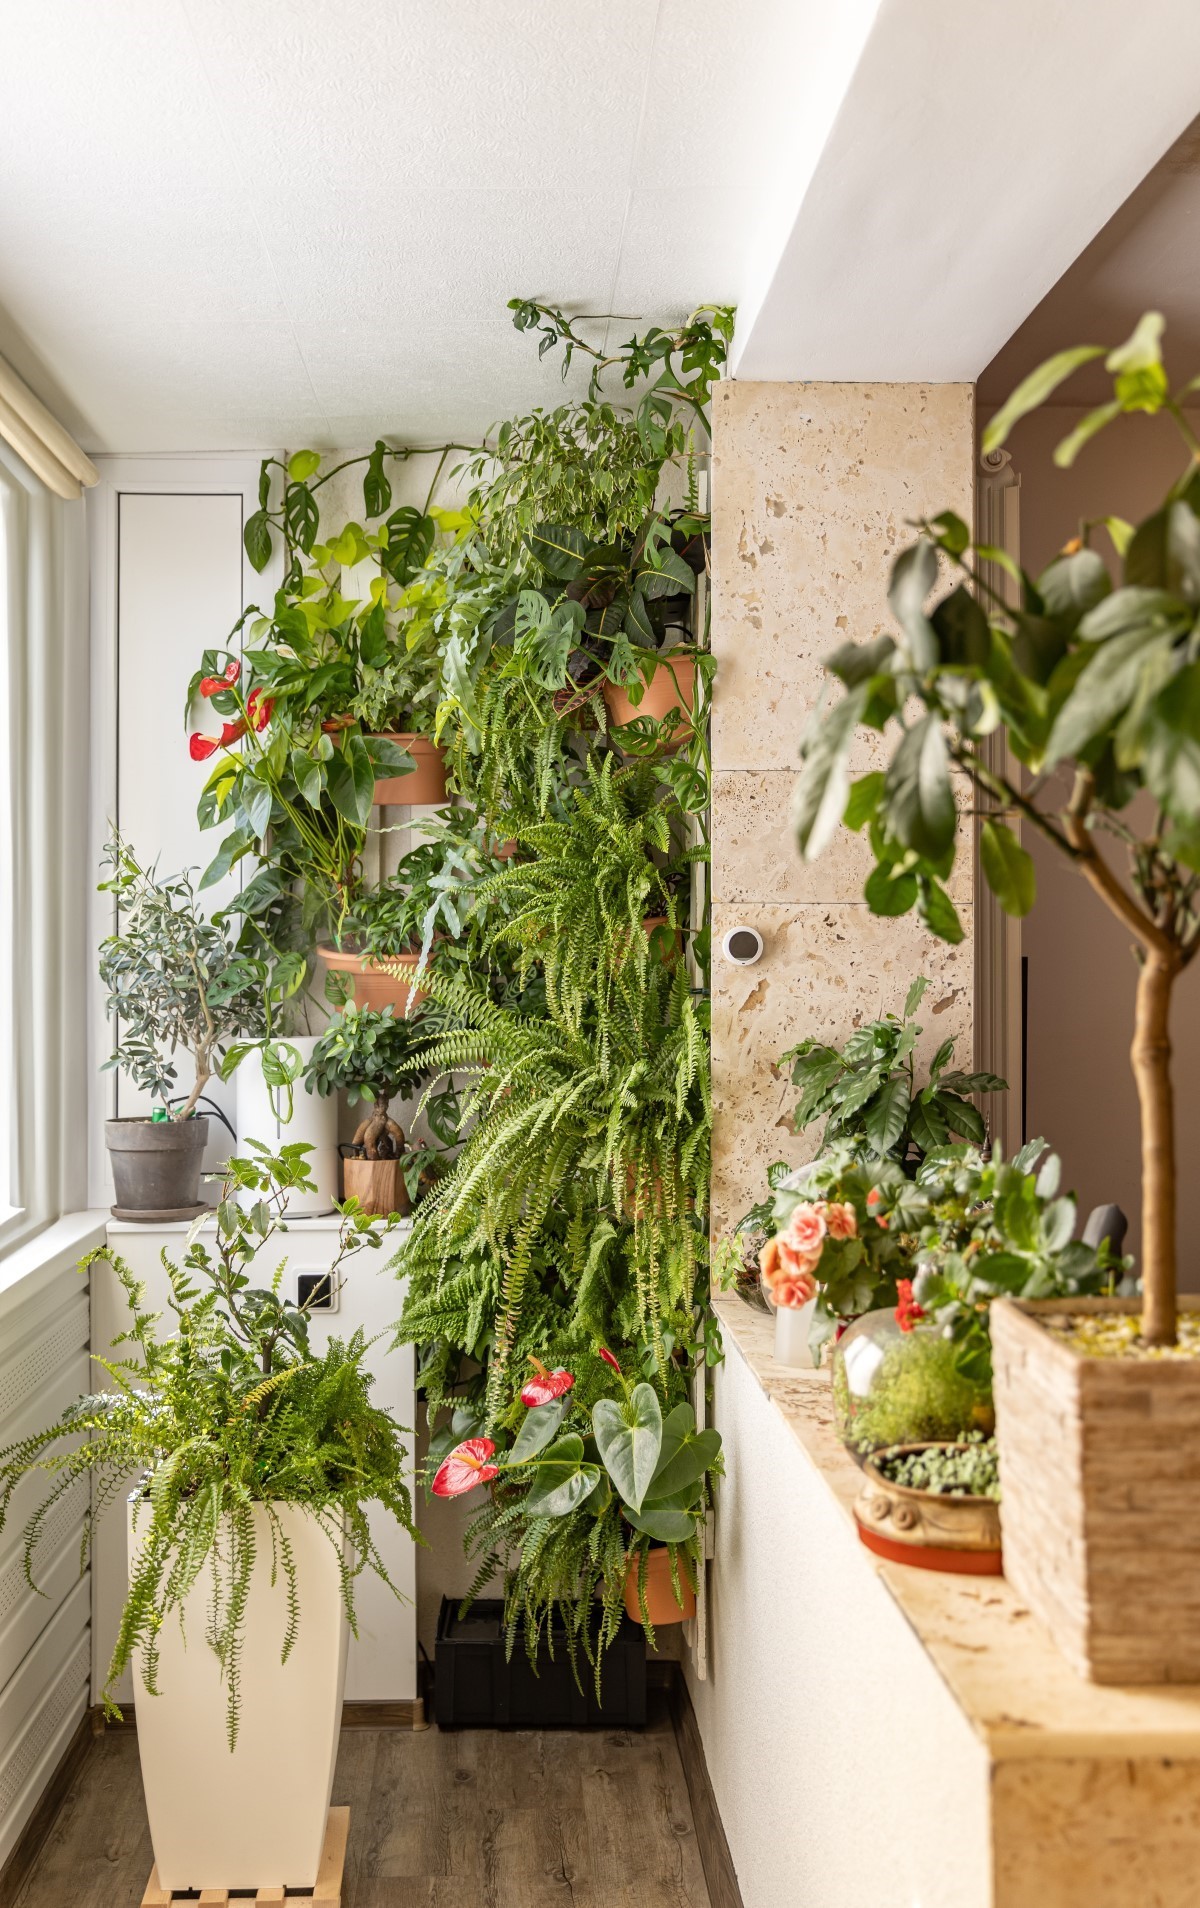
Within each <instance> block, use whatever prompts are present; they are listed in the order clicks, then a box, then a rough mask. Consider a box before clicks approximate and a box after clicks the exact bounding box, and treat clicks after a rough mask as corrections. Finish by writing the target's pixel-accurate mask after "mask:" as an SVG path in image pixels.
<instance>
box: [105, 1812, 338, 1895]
mask: <svg viewBox="0 0 1200 1908" xmlns="http://www.w3.org/2000/svg"><path fill="white" fill-rule="evenodd" d="M349 1833H350V1811H349V1809H348V1808H339V1809H330V1811H329V1820H328V1821H327V1822H326V1824H325V1845H324V1847H323V1848H322V1850H321V1866H320V1868H319V1869H318V1870H317V1879H316V1882H315V1883H314V1885H313V1886H312V1887H311V1888H260V1889H259V1890H258V1893H257V1894H255V1895H249V1894H246V1893H244V1892H243V1891H240V1890H239V1891H237V1892H238V1893H239V1894H241V1898H242V1900H243V1901H245V1902H246V1903H247V1904H248V1903H249V1902H251V1901H256V1902H257V1901H277V1902H278V1901H281V1902H289V1901H290V1902H306V1901H311V1902H319V1903H320V1904H321V1908H341V1901H342V1875H343V1872H344V1870H345V1867H346V1839H347V1837H348V1836H349ZM230 1893H231V1891H230V1890H229V1889H228V1888H205V1889H203V1890H202V1892H201V1893H200V1894H199V1895H198V1896H197V1895H194V1894H192V1893H190V1892H189V1891H188V1890H185V1891H184V1892H183V1893H182V1894H173V1893H172V1892H171V1890H170V1889H169V1888H160V1887H159V1885H158V1869H157V1868H152V1869H151V1870H150V1879H149V1881H148V1882H147V1883H146V1892H145V1894H144V1895H143V1896H142V1908H172V1903H175V1902H184V1901H186V1902H188V1903H189V1904H190V1903H192V1902H196V1903H198V1904H199V1908H229V1899H230Z"/></svg>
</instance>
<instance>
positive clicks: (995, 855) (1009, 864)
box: [979, 821, 1037, 916]
mask: <svg viewBox="0 0 1200 1908" xmlns="http://www.w3.org/2000/svg"><path fill="white" fill-rule="evenodd" d="M979 859H980V861H981V862H982V863H983V872H984V874H985V876H986V877H987V884H988V887H989V888H990V889H991V891H992V893H993V894H994V895H995V897H996V899H997V901H998V902H999V903H1000V906H1001V907H1002V908H1003V909H1004V912H1005V913H1006V914H1015V915H1018V916H1020V915H1024V914H1028V913H1029V910H1030V908H1031V907H1032V906H1033V904H1034V901H1035V900H1036V899H1037V873H1036V870H1035V868H1034V865H1033V857H1032V855H1030V854H1029V853H1028V852H1027V850H1026V849H1024V848H1022V846H1021V844H1020V842H1019V841H1018V840H1017V838H1016V836H1015V835H1014V834H1013V832H1012V829H1011V828H1008V827H1006V825H1005V824H1004V822H999V821H985V822H984V824H983V827H982V828H981V829H980V831H979Z"/></svg>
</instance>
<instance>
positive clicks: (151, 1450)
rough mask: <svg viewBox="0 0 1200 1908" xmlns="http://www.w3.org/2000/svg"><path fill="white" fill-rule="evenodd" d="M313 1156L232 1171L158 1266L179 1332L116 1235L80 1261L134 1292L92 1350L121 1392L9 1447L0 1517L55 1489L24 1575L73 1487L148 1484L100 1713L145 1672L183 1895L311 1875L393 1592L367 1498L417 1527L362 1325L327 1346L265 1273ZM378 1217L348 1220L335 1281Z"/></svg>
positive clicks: (141, 1702) (152, 1744) (151, 1794)
mask: <svg viewBox="0 0 1200 1908" xmlns="http://www.w3.org/2000/svg"><path fill="white" fill-rule="evenodd" d="M304 1153H305V1149H304V1148H303V1147H300V1146H291V1147H284V1148H283V1149H282V1152H281V1153H279V1154H278V1155H272V1154H270V1153H269V1152H268V1151H267V1150H266V1148H262V1147H257V1148H255V1149H254V1154H253V1157H246V1158H235V1159H232V1160H230V1162H229V1165H228V1167H227V1169H226V1174H225V1179H224V1183H223V1186H222V1196H221V1199H220V1203H219V1205H218V1207H217V1215H216V1228H217V1230H216V1241H215V1244H214V1245H213V1246H212V1247H211V1248H210V1247H209V1246H208V1245H207V1244H206V1243H205V1242H204V1240H203V1237H202V1236H201V1235H200V1234H199V1232H198V1230H197V1229H193V1231H192V1232H191V1233H190V1234H189V1235H188V1237H187V1239H186V1240H184V1241H183V1242H182V1251H181V1253H180V1255H179V1257H178V1258H177V1259H176V1260H174V1261H171V1260H169V1259H168V1258H167V1255H166V1254H165V1253H164V1255H163V1257H164V1263H165V1264H166V1269H167V1274H168V1277H169V1279H170V1284H171V1313H170V1318H171V1321H172V1323H173V1324H174V1326H175V1330H174V1331H173V1332H171V1333H170V1334H169V1335H168V1334H165V1333H164V1332H163V1330H162V1329H161V1323H160V1319H159V1318H158V1317H156V1316H155V1315H153V1314H149V1313H147V1312H146V1310H145V1306H144V1295H143V1291H142V1288H141V1286H140V1285H139V1284H138V1282H137V1280H136V1279H135V1278H134V1276H133V1274H132V1273H131V1272H130V1270H129V1269H128V1267H126V1266H125V1265H124V1264H123V1263H122V1261H121V1260H120V1259H119V1258H117V1257H116V1256H115V1255H114V1254H113V1253H112V1251H111V1249H110V1248H108V1247H101V1248H100V1249H99V1250H98V1251H97V1252H95V1253H93V1254H91V1255H90V1256H89V1258H88V1259H85V1260H84V1262H83V1263H84V1265H85V1266H87V1265H90V1264H91V1262H92V1261H93V1260H94V1259H106V1260H107V1261H108V1263H109V1264H110V1265H111V1266H112V1268H113V1270H114V1272H115V1273H116V1276H117V1278H118V1279H119V1280H120V1282H121V1284H122V1286H123V1287H124V1289H125V1292H126V1295H127V1297H128V1301H129V1309H130V1315H131V1325H130V1328H129V1329H128V1330H127V1331H126V1332H125V1333H123V1334H122V1337H121V1339H120V1340H118V1345H119V1346H120V1347H121V1348H122V1349H120V1350H119V1351H118V1350H117V1349H116V1348H114V1354H113V1356H112V1357H110V1358H97V1360H96V1362H97V1364H98V1365H99V1366H100V1368H101V1371H102V1372H103V1373H104V1374H105V1378H106V1380H107V1388H106V1389H104V1390H101V1391H99V1392H97V1393H92V1394H89V1395H88V1396H87V1397H84V1398H80V1399H79V1400H78V1401H77V1402H76V1403H74V1404H71V1405H69V1406H68V1407H67V1409H66V1410H65V1411H64V1412H63V1414H62V1416H61V1417H60V1418H59V1419H58V1420H57V1422H56V1423H54V1424H52V1425H49V1426H48V1427H47V1428H46V1429H44V1430H42V1431H38V1432H35V1433H33V1434H32V1435H30V1436H28V1437H25V1438H23V1439H22V1440H21V1441H20V1442H19V1443H17V1444H15V1445H10V1446H8V1447H7V1448H6V1449H5V1450H3V1451H0V1528H2V1527H3V1525H4V1522H5V1520H6V1518H7V1517H8V1515H9V1512H10V1508H11V1506H12V1503H13V1501H14V1493H15V1492H16V1491H17V1490H18V1488H19V1487H20V1485H21V1483H22V1481H23V1480H24V1479H26V1478H27V1477H28V1476H29V1475H30V1474H31V1473H34V1472H39V1473H42V1474H43V1475H44V1476H45V1477H46V1478H48V1479H49V1487H48V1490H47V1492H46V1495H45V1496H44V1498H43V1500H42V1502H41V1504H40V1506H39V1508H38V1509H37V1510H36V1511H35V1512H34V1513H33V1515H32V1517H31V1518H30V1519H29V1522H28V1524H27V1525H26V1528H25V1539H24V1544H25V1560H26V1567H27V1569H29V1570H30V1572H31V1573H32V1572H33V1571H35V1570H36V1567H37V1564H38V1561H39V1556H40V1552H41V1548H42V1544H43V1539H44V1538H45V1540H46V1544H45V1547H46V1548H47V1549H50V1548H52V1544H51V1542H50V1536H49V1533H51V1532H52V1531H53V1529H54V1524H53V1516H54V1509H55V1506H56V1505H57V1504H58V1502H59V1501H60V1500H61V1498H62V1497H63V1496H64V1494H66V1493H68V1492H71V1491H73V1490H74V1488H75V1486H76V1484H77V1482H78V1480H79V1479H80V1478H83V1479H92V1480H96V1481H98V1482H100V1488H101V1490H102V1492H103V1494H104V1501H106V1502H107V1501H111V1498H112V1497H113V1496H115V1495H116V1494H117V1493H119V1492H120V1491H122V1490H124V1489H127V1488H128V1482H129V1480H133V1486H134V1488H133V1494H132V1496H131V1498H130V1532H129V1568H130V1577H129V1594H128V1597H127V1599H126V1602H125V1606H124V1611H123V1614H122V1619H121V1624H120V1629H119V1632H118V1636H117V1642H116V1646H115V1649H114V1652H113V1657H112V1662H111V1664H110V1666H109V1677H108V1685H107V1690H106V1695H105V1703H106V1706H107V1708H108V1710H109V1712H110V1713H111V1714H118V1715H119V1711H117V1710H116V1709H115V1706H114V1704H113V1702H112V1700H111V1697H110V1696H109V1695H108V1693H107V1691H111V1688H112V1686H113V1683H114V1682H115V1680H116V1678H117V1677H118V1676H119V1675H120V1674H121V1672H122V1670H123V1669H124V1667H125V1666H126V1665H127V1664H129V1663H132V1664H133V1666H134V1669H135V1672H136V1674H137V1677H138V1678H139V1679H140V1688H139V1693H138V1701H137V1724H138V1749H139V1753H140V1756H141V1762H142V1776H143V1781H144V1784H145V1790H146V1805H147V1810H148V1813H149V1817H150V1834H151V1839H152V1841H153V1844H154V1858H155V1864H156V1867H157V1870H158V1881H159V1885H160V1886H161V1887H162V1888H164V1889H168V1890H175V1891H180V1892H182V1891H184V1890H188V1889H197V1888H200V1889H204V1888H212V1889H218V1890H222V1891H225V1890H229V1889H243V1890H245V1889H249V1890H253V1889H256V1888H270V1887H279V1886H281V1885H283V1886H288V1887H295V1888H310V1889H311V1888H312V1887H313V1885H314V1883H315V1882H316V1879H317V1869H318V1864H319V1860H320V1855H321V1847H322V1840H323V1837H324V1832H325V1823H326V1815H327V1811H328V1807H329V1798H330V1791H331V1786H332V1782H333V1768H334V1758H335V1755H336V1751H337V1743H338V1732H339V1728H340V1724H341V1715H342V1690H343V1684H344V1680H345V1669H346V1646H347V1636H348V1632H349V1630H351V1629H352V1628H353V1626H354V1620H355V1618H354V1612H355V1580H356V1578H357V1576H358V1575H359V1573H360V1572H361V1571H363V1570H373V1571H375V1572H376V1573H377V1574H378V1575H379V1576H380V1577H382V1578H383V1579H384V1581H387V1573H386V1570H385V1569H384V1566H383V1563H382V1560H381V1558H380V1555H379V1552H378V1549H377V1548H376V1545H375V1543H374V1541H373V1539H372V1536H371V1529H370V1524H369V1522H368V1516H367V1511H368V1506H371V1505H381V1506H382V1507H383V1508H384V1509H385V1510H386V1511H387V1512H389V1513H390V1514H391V1515H392V1516H393V1517H395V1518H396V1519H397V1520H398V1521H399V1523H400V1524H402V1525H403V1527H404V1529H405V1530H407V1531H410V1532H411V1531H412V1529H413V1526H412V1520H411V1509H410V1503H409V1496H408V1491H407V1489H406V1487H405V1482H404V1477H405V1464H406V1450H405V1445H404V1442H403V1435H402V1432H401V1429H400V1427H399V1425H397V1424H396V1422H395V1421H394V1419H393V1418H392V1417H391V1415H390V1414H389V1413H388V1412H386V1411H384V1410H381V1409H380V1408H379V1407H378V1406H376V1405H373V1404H372V1403H371V1400H370V1385H371V1380H370V1377H369V1376H368V1375H367V1373H366V1372H365V1371H364V1370H363V1361H364V1359H365V1357H366V1353H367V1349H368V1346H367V1342H366V1340H365V1338H364V1336H363V1334H362V1332H361V1331H356V1332H355V1333H353V1335H352V1336H351V1337H350V1338H349V1339H348V1340H346V1341H342V1340H339V1339H336V1338H331V1339H330V1340H329V1341H328V1343H327V1345H326V1346H325V1349H324V1350H323V1351H318V1350H317V1349H316V1348H315V1347H314V1346H313V1345H312V1343H311V1342H310V1338H309V1320H308V1314H307V1312H306V1309H305V1307H304V1306H301V1305H295V1304H292V1303H291V1302H290V1301H289V1300H287V1299H286V1298H285V1297H283V1296H281V1294H280V1290H279V1280H278V1278H276V1279H275V1280H274V1281H273V1282H272V1284H271V1285H270V1286H256V1285H255V1284H254V1283H253V1274H254V1262H255V1259H256V1256H257V1255H258V1254H259V1253H261V1252H262V1250H263V1249H264V1247H266V1246H267V1245H269V1243H270V1241H271V1240H272V1238H273V1237H274V1236H275V1234H276V1233H277V1232H278V1231H279V1229H280V1226H281V1221H282V1214H283V1210H284V1206H285V1202H286V1197H287V1193H288V1190H289V1189H290V1188H292V1187H303V1185H304V1184H305V1182H306V1179H307V1171H306V1167H305V1161H304ZM385 1229H386V1227H385V1226H384V1225H382V1224H381V1222H380V1221H378V1220H369V1219H367V1218H365V1217H364V1216H362V1215H361V1214H357V1213H353V1212H347V1214H346V1215H345V1217H344V1219H343V1225H342V1237H341V1245H340V1250H339V1253H338V1256H337V1258H336V1259H335V1261H334V1265H333V1268H332V1272H331V1277H333V1278H334V1279H335V1280H336V1279H337V1278H339V1276H340V1266H341V1264H342V1261H343V1260H344V1258H345V1256H346V1254H347V1253H350V1252H353V1251H354V1250H355V1249H357V1248H358V1247H360V1246H363V1245H367V1244H377V1243H378V1242H379V1240H380V1239H381V1237H382V1234H383V1231H384V1230H385ZM397 1594H399V1593H397ZM281 1742H286V1755H285V1756H284V1755H281ZM273 1771H277V1772H279V1773H276V1774H273V1773H272V1772H273Z"/></svg>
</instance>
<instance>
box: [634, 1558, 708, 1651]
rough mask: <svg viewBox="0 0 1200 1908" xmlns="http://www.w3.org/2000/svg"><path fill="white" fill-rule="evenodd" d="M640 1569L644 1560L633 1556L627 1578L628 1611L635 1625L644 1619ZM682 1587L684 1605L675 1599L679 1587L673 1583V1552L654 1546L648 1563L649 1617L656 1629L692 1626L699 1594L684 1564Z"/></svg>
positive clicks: (647, 1595)
mask: <svg viewBox="0 0 1200 1908" xmlns="http://www.w3.org/2000/svg"><path fill="white" fill-rule="evenodd" d="M639 1567H640V1559H639V1558H638V1557H636V1556H634V1557H631V1558H630V1560H629V1569H628V1571H627V1572H626V1576H625V1611H626V1614H627V1615H628V1616H629V1617H630V1618H632V1620H633V1622H634V1623H640V1622H641V1620H642V1606H641V1604H640V1602H639V1601H638V1571H639ZM679 1588H680V1591H681V1593H682V1595H683V1602H682V1603H681V1604H680V1603H677V1602H676V1600H675V1585H674V1584H673V1583H672V1581H671V1553H670V1551H669V1550H668V1549H667V1546H666V1545H665V1544H652V1545H651V1547H650V1554H649V1556H648V1558H647V1560H646V1614H647V1616H648V1617H649V1619H650V1621H651V1623H652V1624H653V1625H654V1628H655V1629H656V1630H658V1629H661V1627H662V1625H663V1624H664V1623H689V1622H690V1621H691V1619H692V1618H693V1617H694V1616H695V1614H696V1592H695V1591H694V1590H693V1589H692V1586H691V1584H690V1583H689V1582H688V1580H687V1576H686V1573H685V1572H684V1569H683V1565H682V1564H680V1567H679Z"/></svg>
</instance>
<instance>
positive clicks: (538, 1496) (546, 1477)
mask: <svg viewBox="0 0 1200 1908" xmlns="http://www.w3.org/2000/svg"><path fill="white" fill-rule="evenodd" d="M599 1476H600V1472H599V1469H598V1467H597V1466H596V1465H595V1464H585V1463H584V1461H583V1439H582V1438H579V1437H575V1436H574V1435H572V1436H571V1437H566V1438H560V1439H559V1440H558V1443H557V1444H552V1445H551V1446H550V1449H549V1450H548V1451H547V1452H546V1453H545V1454H544V1455H543V1457H542V1458H541V1459H540V1460H539V1462H538V1467H537V1473H536V1477H535V1480H534V1485H533V1489H532V1490H531V1491H530V1493H529V1496H528V1497H527V1498H526V1500H525V1508H526V1510H527V1511H528V1513H529V1515H530V1516H531V1517H565V1516H566V1514H567V1512H568V1511H573V1510H576V1509H577V1508H578V1507H579V1505H580V1504H582V1502H583V1500H584V1498H585V1497H587V1496H589V1495H590V1493H591V1492H592V1491H593V1490H594V1489H595V1488H596V1481H597V1479H598V1478H599Z"/></svg>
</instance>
